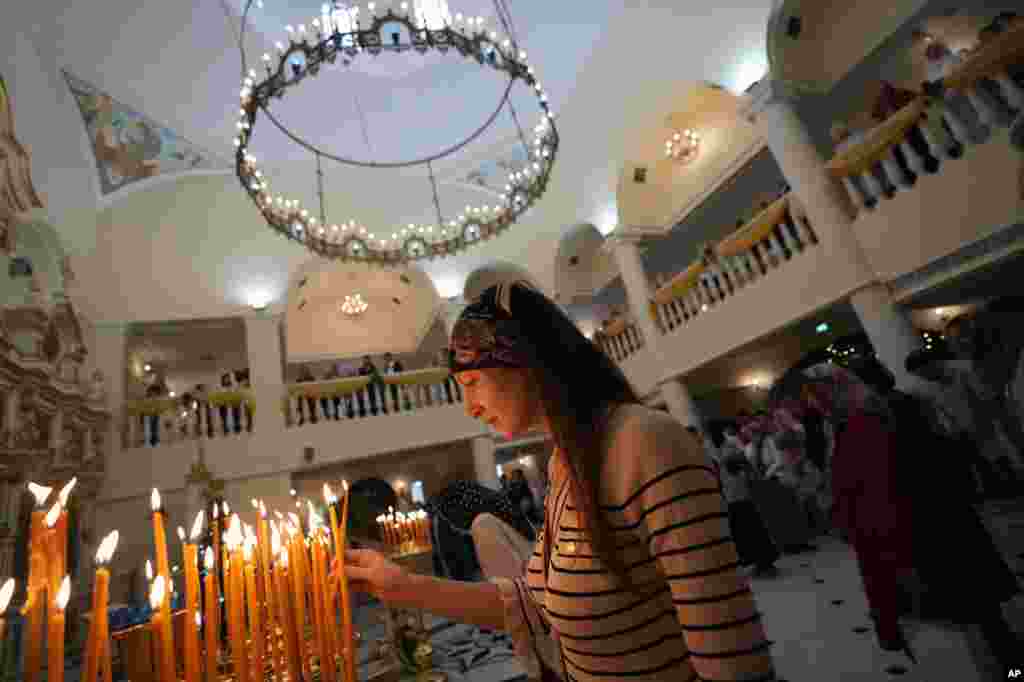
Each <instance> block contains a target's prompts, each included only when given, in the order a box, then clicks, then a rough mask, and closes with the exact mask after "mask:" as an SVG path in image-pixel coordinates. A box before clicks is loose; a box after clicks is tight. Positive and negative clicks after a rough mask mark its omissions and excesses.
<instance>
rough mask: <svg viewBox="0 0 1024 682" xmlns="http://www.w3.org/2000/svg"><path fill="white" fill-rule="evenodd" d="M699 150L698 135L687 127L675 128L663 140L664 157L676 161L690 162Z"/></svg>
mask: <svg viewBox="0 0 1024 682" xmlns="http://www.w3.org/2000/svg"><path fill="white" fill-rule="evenodd" d="M699 150H700V136H699V135H698V134H697V133H696V132H694V131H693V130H690V129H689V128H687V129H686V130H681V131H680V130H677V131H676V132H674V133H673V134H672V136H671V137H670V138H668V139H667V140H665V158H668V159H672V160H673V161H676V162H678V163H690V162H691V161H693V160H694V159H695V158H696V157H697V152H698V151H699Z"/></svg>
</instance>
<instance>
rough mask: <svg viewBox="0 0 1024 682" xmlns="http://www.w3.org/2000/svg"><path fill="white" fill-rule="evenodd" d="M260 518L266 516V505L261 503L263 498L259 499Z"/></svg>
mask: <svg viewBox="0 0 1024 682" xmlns="http://www.w3.org/2000/svg"><path fill="white" fill-rule="evenodd" d="M260 518H261V519H265V518H267V506H266V505H265V504H263V500H260Z"/></svg>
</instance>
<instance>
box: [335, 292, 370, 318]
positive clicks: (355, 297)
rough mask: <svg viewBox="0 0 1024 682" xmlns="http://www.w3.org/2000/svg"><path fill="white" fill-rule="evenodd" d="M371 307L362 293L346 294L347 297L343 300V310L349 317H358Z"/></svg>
mask: <svg viewBox="0 0 1024 682" xmlns="http://www.w3.org/2000/svg"><path fill="white" fill-rule="evenodd" d="M369 307H370V304H369V303H367V302H366V301H364V300H363V296H362V294H351V295H349V296H345V299H344V300H343V301H342V302H341V312H343V313H345V314H346V315H348V316H349V317H358V316H360V315H362V314H363V313H365V312H366V309H367V308H369Z"/></svg>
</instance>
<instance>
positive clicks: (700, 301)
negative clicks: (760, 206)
mask: <svg viewBox="0 0 1024 682" xmlns="http://www.w3.org/2000/svg"><path fill="white" fill-rule="evenodd" d="M817 241H818V240H817V237H816V236H815V234H814V231H813V230H812V228H811V225H810V223H809V222H808V220H807V217H806V214H804V212H803V210H802V209H801V207H800V206H799V204H798V203H797V202H796V201H795V199H794V198H792V196H791V195H789V194H786V195H784V196H782V197H780V198H779V199H777V200H776V201H775V202H774V203H772V204H770V205H769V206H768V207H766V208H765V209H764V210H762V211H761V212H760V213H758V214H757V215H756V216H755V217H754V218H753V219H752V220H751V221H750V222H748V223H747V224H746V225H744V226H743V227H741V228H740V229H739V230H737V231H736V232H734V233H733V234H732V235H730V236H729V237H726V238H725V239H724V240H723V241H721V242H719V243H718V244H717V245H716V246H714V247H709V248H707V249H706V251H705V253H704V254H703V256H702V257H701V258H700V259H699V260H697V261H695V262H694V263H693V264H692V265H690V266H689V267H688V268H686V269H685V270H684V271H682V272H680V273H679V274H678V275H676V276H675V277H673V278H672V279H671V280H670V281H669V282H668V283H667V284H665V285H664V286H662V287H660V288H659V289H658V290H657V291H656V292H655V294H654V298H653V300H652V301H651V314H652V315H654V316H655V317H656V319H657V320H658V322H659V324H660V327H661V329H662V331H663V332H665V333H667V332H670V331H672V330H674V329H676V328H677V327H680V326H683V325H685V324H688V323H689V322H692V321H693V320H695V319H696V318H698V317H699V316H700V315H701V314H702V313H704V312H707V311H708V310H709V309H710V308H711V307H712V306H715V305H717V304H719V303H721V302H723V301H725V300H726V299H727V298H729V297H730V296H732V295H733V294H735V293H736V292H737V291H739V290H740V289H742V288H743V287H747V286H753V285H754V284H755V283H756V282H757V281H758V280H759V279H761V278H763V277H766V276H768V274H769V273H771V272H772V271H773V270H776V269H778V268H781V267H784V266H785V264H786V262H787V261H789V260H791V259H793V258H796V257H797V256H799V255H800V254H801V253H803V252H804V251H806V250H807V249H809V248H811V247H812V246H814V245H815V244H817Z"/></svg>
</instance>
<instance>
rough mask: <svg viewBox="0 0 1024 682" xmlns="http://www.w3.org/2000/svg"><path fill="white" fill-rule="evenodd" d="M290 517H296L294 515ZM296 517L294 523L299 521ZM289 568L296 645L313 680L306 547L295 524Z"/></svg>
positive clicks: (303, 668)
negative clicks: (308, 646) (308, 636)
mask: <svg viewBox="0 0 1024 682" xmlns="http://www.w3.org/2000/svg"><path fill="white" fill-rule="evenodd" d="M289 516H294V514H293V513H291V514H289ZM297 520H298V518H297V517H296V518H295V519H294V521H297ZM288 533H289V536H290V538H289V543H288V566H289V571H288V572H289V577H290V578H291V587H292V600H293V604H292V607H293V613H294V618H295V633H296V636H297V640H296V644H297V646H298V650H299V656H300V660H301V662H302V672H303V675H305V677H306V679H307V680H311V679H312V671H311V670H310V667H309V656H307V655H306V651H307V649H306V589H305V581H304V578H303V565H302V555H303V552H304V551H305V548H306V545H305V543H304V542H303V539H302V534H301V530H300V528H299V527H298V526H296V525H295V523H294V522H293V524H292V525H290V526H289V527H288Z"/></svg>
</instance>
